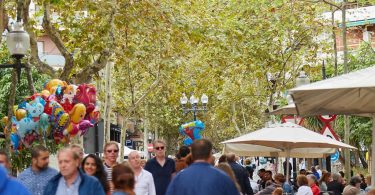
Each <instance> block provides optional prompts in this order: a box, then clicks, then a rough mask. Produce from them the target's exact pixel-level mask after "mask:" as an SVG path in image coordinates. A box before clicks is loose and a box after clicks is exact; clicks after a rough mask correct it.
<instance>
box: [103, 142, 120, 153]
mask: <svg viewBox="0 0 375 195" xmlns="http://www.w3.org/2000/svg"><path fill="white" fill-rule="evenodd" d="M111 145H115V146H116V148H117V150H120V148H118V143H117V142H115V141H109V142H107V143H105V145H104V152H105V151H106V150H107V148H108V147H109V146H111Z"/></svg>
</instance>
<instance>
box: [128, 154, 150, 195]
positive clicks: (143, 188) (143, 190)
mask: <svg viewBox="0 0 375 195" xmlns="http://www.w3.org/2000/svg"><path fill="white" fill-rule="evenodd" d="M128 158H129V165H130V166H131V167H132V168H133V170H134V174H135V189H134V191H135V194H136V195H156V192H155V184H154V179H153V177H152V174H151V173H150V172H148V171H146V170H144V169H143V168H142V166H141V157H140V156H139V154H138V152H137V151H132V152H130V154H129V156H128Z"/></svg>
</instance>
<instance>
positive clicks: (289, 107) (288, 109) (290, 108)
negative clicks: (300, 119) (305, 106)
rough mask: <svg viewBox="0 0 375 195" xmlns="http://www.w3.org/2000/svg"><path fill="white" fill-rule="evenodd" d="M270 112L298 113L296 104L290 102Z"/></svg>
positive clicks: (276, 113) (274, 113)
mask: <svg viewBox="0 0 375 195" xmlns="http://www.w3.org/2000/svg"><path fill="white" fill-rule="evenodd" d="M270 114H273V115H278V114H290V115H297V109H296V105H295V104H288V105H286V106H283V107H281V108H278V109H276V110H274V111H272V112H270Z"/></svg>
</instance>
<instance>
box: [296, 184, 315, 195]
mask: <svg viewBox="0 0 375 195" xmlns="http://www.w3.org/2000/svg"><path fill="white" fill-rule="evenodd" d="M296 195H313V193H312V190H311V188H310V187H309V186H300V187H299V188H298V192H297V194H296Z"/></svg>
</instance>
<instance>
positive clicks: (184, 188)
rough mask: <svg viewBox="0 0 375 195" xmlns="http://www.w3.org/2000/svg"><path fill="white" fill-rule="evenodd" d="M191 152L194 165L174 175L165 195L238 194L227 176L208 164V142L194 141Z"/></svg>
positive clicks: (209, 157) (205, 140) (209, 150)
mask: <svg viewBox="0 0 375 195" xmlns="http://www.w3.org/2000/svg"><path fill="white" fill-rule="evenodd" d="M191 152H192V157H193V160H194V163H193V164H191V165H190V166H189V167H187V168H186V169H184V170H183V171H181V172H179V173H178V174H177V175H176V177H175V178H174V179H173V181H172V183H171V184H170V185H169V187H168V190H167V195H175V194H178V195H196V194H215V195H229V194H230V195H238V194H239V192H238V191H237V188H236V185H235V184H234V182H233V181H232V180H231V179H230V178H229V176H228V175H226V174H225V173H224V172H223V171H221V170H219V169H216V168H214V167H213V166H212V165H211V164H210V162H211V158H212V154H211V153H212V143H211V142H210V141H209V140H207V139H199V140H195V141H194V142H193V144H192V146H191Z"/></svg>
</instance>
